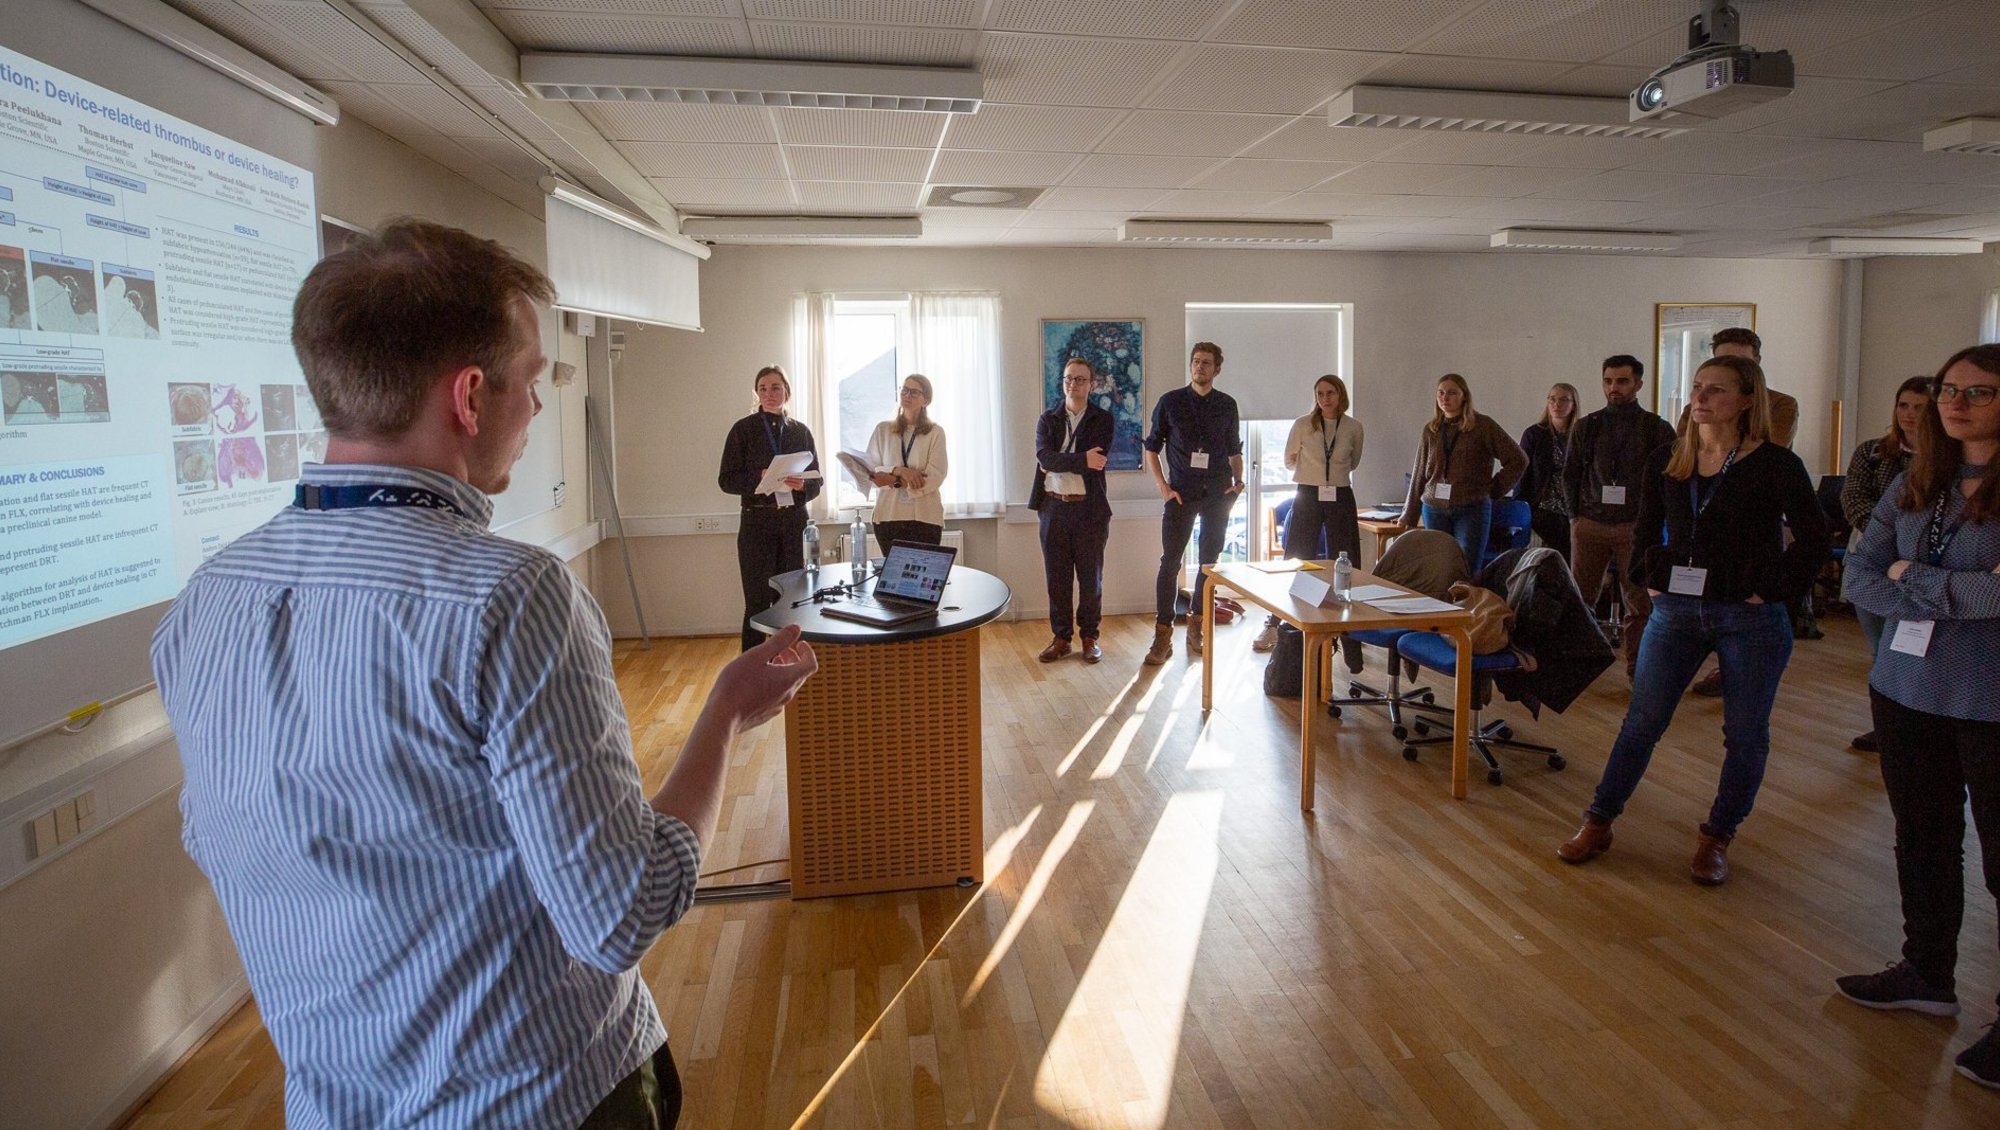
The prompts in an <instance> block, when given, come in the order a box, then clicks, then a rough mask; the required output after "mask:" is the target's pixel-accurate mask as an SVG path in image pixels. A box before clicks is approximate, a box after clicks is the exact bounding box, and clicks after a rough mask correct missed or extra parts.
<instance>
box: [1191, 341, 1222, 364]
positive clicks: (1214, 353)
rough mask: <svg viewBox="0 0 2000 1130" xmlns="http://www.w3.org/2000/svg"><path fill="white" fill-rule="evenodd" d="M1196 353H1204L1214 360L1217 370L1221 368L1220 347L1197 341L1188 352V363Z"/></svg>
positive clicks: (1208, 342)
mask: <svg viewBox="0 0 2000 1130" xmlns="http://www.w3.org/2000/svg"><path fill="white" fill-rule="evenodd" d="M1197 353H1206V354H1208V355H1209V356H1210V357H1213V358H1215V367H1216V368H1218V369H1220V368H1222V347H1221V346H1219V345H1217V344H1215V343H1214V342H1212V341H1197V342H1195V343H1194V348H1193V349H1190V350H1188V360H1190V361H1192V360H1194V355H1195V354H1197Z"/></svg>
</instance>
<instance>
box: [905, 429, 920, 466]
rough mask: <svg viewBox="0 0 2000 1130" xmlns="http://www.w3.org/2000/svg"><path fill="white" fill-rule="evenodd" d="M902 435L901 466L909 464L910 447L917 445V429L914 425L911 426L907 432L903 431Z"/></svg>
mask: <svg viewBox="0 0 2000 1130" xmlns="http://www.w3.org/2000/svg"><path fill="white" fill-rule="evenodd" d="M904 437H905V438H904V439H903V466H905V467H907V466H909V465H910V449H911V448H912V447H915V446H916V445H917V429H916V428H915V427H914V426H913V427H911V428H910V430H909V431H908V432H906V433H904Z"/></svg>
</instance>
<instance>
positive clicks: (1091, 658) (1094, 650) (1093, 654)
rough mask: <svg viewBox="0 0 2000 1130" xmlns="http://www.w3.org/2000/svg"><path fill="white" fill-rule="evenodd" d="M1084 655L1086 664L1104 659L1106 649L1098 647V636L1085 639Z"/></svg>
mask: <svg viewBox="0 0 2000 1130" xmlns="http://www.w3.org/2000/svg"><path fill="white" fill-rule="evenodd" d="M1082 654H1083V661H1084V662H1085V663H1095V662H1097V661H1098V660H1100V659H1102V658H1104V649H1103V648H1101V647H1098V646H1097V637H1096V636H1085V637H1083V650H1082Z"/></svg>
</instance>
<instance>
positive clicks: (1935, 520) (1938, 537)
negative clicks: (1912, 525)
mask: <svg viewBox="0 0 2000 1130" xmlns="http://www.w3.org/2000/svg"><path fill="white" fill-rule="evenodd" d="M1957 489H1958V482H1957V480H1956V479H1954V480H1953V481H1951V482H1948V483H1946V484H1945V485H1944V489H1943V490H1941V491H1939V492H1938V499H1937V505H1935V506H1932V507H1931V520H1930V523H1929V524H1928V525H1926V526H1925V527H1924V564H1926V565H1939V564H1942V563H1943V562H1944V551H1945V547H1946V546H1949V545H1950V544H1951V539H1953V538H1955V537H1957V536H1958V531H1959V528H1960V526H1962V525H1963V523H1959V524H1958V525H1954V526H1952V527H1951V528H1950V529H1949V530H1947V529H1945V525H1944V512H1945V510H1946V509H1947V508H1948V507H1950V505H1951V496H1952V492H1953V491H1955V490H1957Z"/></svg>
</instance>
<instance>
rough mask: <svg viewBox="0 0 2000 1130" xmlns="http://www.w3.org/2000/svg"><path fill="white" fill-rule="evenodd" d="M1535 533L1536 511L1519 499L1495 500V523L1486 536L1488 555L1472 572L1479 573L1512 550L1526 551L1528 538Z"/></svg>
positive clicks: (1482, 558) (1481, 559) (1483, 557)
mask: <svg viewBox="0 0 2000 1130" xmlns="http://www.w3.org/2000/svg"><path fill="white" fill-rule="evenodd" d="M1534 532H1535V510H1534V507H1532V506H1529V505H1528V504H1527V503H1526V502H1524V501H1522V500H1521V499H1518V498H1496V499H1494V500H1493V522H1492V525H1491V527H1490V528H1489V532H1488V533H1487V535H1486V553H1485V555H1484V556H1482V557H1481V558H1480V559H1479V563H1478V564H1477V565H1474V566H1473V568H1472V571H1473V572H1474V573H1478V572H1479V571H1480V570H1481V569H1484V568H1486V566H1488V565H1489V564H1491V563H1492V562H1493V559H1494V558H1495V557H1498V556H1500V555H1501V554H1503V553H1505V552H1507V551H1508V550H1510V549H1526V548H1527V547H1528V538H1529V536H1530V535H1531V534H1533V533H1534Z"/></svg>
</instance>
